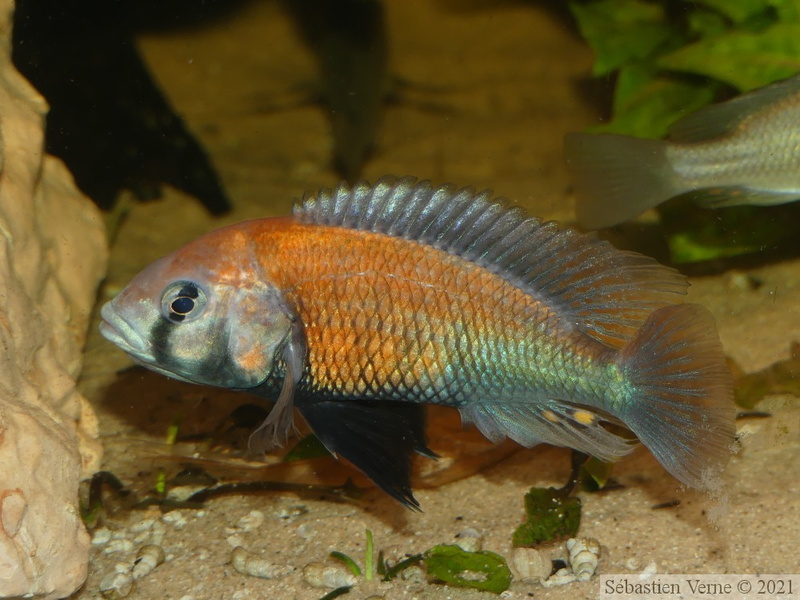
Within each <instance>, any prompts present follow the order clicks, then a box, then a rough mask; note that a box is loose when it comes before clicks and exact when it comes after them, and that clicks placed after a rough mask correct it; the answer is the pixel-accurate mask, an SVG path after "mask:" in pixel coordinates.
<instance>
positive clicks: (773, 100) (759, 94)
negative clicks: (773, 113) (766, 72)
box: [669, 76, 800, 143]
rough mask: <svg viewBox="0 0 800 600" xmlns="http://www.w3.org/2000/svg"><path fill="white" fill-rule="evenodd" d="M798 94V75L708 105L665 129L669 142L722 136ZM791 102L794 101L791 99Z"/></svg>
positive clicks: (799, 78) (696, 140)
mask: <svg viewBox="0 0 800 600" xmlns="http://www.w3.org/2000/svg"><path fill="white" fill-rule="evenodd" d="M798 94H800V76H796V77H790V78H789V79H784V80H783V81H778V82H777V83H773V84H771V85H768V86H766V87H762V88H758V89H756V90H752V91H749V92H747V93H745V94H742V95H740V96H737V97H735V98H733V99H731V100H728V101H726V102H720V103H718V104H709V105H708V106H704V107H703V108H700V109H698V110H696V111H694V112H691V113H689V114H688V115H686V116H684V117H681V118H680V119H678V120H677V121H675V123H673V124H672V125H671V126H670V128H669V137H670V139H671V140H672V141H673V142H687V143H688V142H703V141H707V140H711V139H714V138H716V137H719V136H722V135H725V134H727V133H730V132H732V131H733V130H734V129H736V128H737V127H738V126H739V125H740V124H741V123H743V122H744V121H745V120H746V119H748V118H750V117H752V116H753V115H755V114H757V113H759V112H760V111H762V110H764V109H766V108H768V107H774V106H775V105H777V104H779V103H780V102H784V101H786V100H787V99H790V98H792V97H794V96H796V95H798ZM792 102H795V101H794V100H792Z"/></svg>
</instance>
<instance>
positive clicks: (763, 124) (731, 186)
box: [565, 76, 800, 229]
mask: <svg viewBox="0 0 800 600" xmlns="http://www.w3.org/2000/svg"><path fill="white" fill-rule="evenodd" d="M565 154H566V159H567V165H568V168H569V171H570V174H571V177H572V180H573V183H574V185H575V194H576V197H577V218H578V223H579V224H580V225H581V226H582V227H585V228H587V229H598V228H601V227H610V226H612V225H615V224H617V223H621V222H623V221H626V220H628V219H632V218H633V217H635V216H637V215H639V214H640V213H642V212H644V211H645V210H647V209H649V208H653V207H655V206H657V205H658V204H661V203H662V202H665V201H667V200H669V199H670V198H673V197H675V196H683V195H688V196H689V197H691V198H692V199H693V200H695V201H696V202H698V203H699V204H700V205H701V206H704V207H709V208H717V207H723V206H736V205H741V204H751V205H761V206H766V205H775V204H784V203H787V202H792V201H794V200H798V199H800V76H796V77H792V78H789V79H786V80H784V81H781V82H778V83H775V84H772V85H769V86H766V87H763V88H760V89H757V90H754V91H752V92H749V93H746V94H742V95H741V96H738V97H736V98H734V99H732V100H729V101H727V102H722V103H719V104H713V105H710V106H706V107H704V108H701V109H700V110H697V111H695V112H693V113H691V114H689V115H687V116H685V117H683V118H682V119H680V120H678V121H677V122H676V123H674V124H673V125H672V127H671V128H670V131H669V139H668V140H650V139H640V138H635V137H630V136H623V135H612V134H586V133H569V134H567V136H566V138H565Z"/></svg>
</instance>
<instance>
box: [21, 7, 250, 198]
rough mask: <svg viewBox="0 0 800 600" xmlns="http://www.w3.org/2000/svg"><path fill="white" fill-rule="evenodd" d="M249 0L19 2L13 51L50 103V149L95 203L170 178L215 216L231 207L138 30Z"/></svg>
mask: <svg viewBox="0 0 800 600" xmlns="http://www.w3.org/2000/svg"><path fill="white" fill-rule="evenodd" d="M246 1H248V0H234V1H225V2H223V1H221V0H209V1H207V2H200V3H198V2H188V1H181V2H170V3H159V2H153V1H150V2H130V1H122V0H115V1H103V0H86V1H67V2H64V1H62V0H20V1H19V2H17V6H16V11H15V14H14V40H13V54H12V57H13V60H14V63H15V65H16V66H17V68H18V69H19V70H20V72H21V73H22V74H23V75H24V76H25V77H26V78H27V79H28V80H29V81H30V82H31V83H32V84H33V86H34V87H36V89H37V90H39V92H40V93H41V94H42V95H43V96H44V97H45V98H46V99H47V102H48V104H49V105H50V112H49V114H48V117H47V128H46V149H47V151H48V152H49V153H52V154H54V155H56V156H58V157H60V158H61V159H62V160H64V162H65V163H66V164H67V167H68V168H69V169H70V171H71V172H72V174H73V175H74V177H75V179H76V182H77V184H78V186H79V187H80V188H81V189H82V190H83V191H84V193H86V194H87V195H88V196H89V197H91V198H92V199H93V200H94V201H95V203H97V204H98V206H100V207H101V208H105V209H109V208H111V207H112V206H113V205H114V202H115V200H116V198H117V196H118V194H119V192H120V191H121V190H123V189H130V190H132V191H133V192H134V194H135V195H136V196H137V197H138V198H139V199H142V200H149V199H154V198H158V197H160V195H161V185H162V184H165V183H166V184H169V185H172V186H173V187H175V188H177V189H179V190H182V191H184V192H186V193H187V194H190V195H192V196H194V197H196V198H197V199H198V200H199V201H200V202H202V204H203V205H204V206H205V207H206V208H207V209H208V210H209V211H210V212H211V213H212V214H221V213H224V212H226V211H227V210H229V209H230V207H231V204H230V200H229V198H228V196H227V194H226V192H225V190H224V189H223V187H222V184H221V182H220V180H219V177H218V176H217V174H216V172H215V169H214V166H213V165H212V163H211V161H210V159H209V157H208V155H207V153H206V152H205V150H204V149H203V147H202V146H201V145H200V143H199V142H198V141H197V140H196V139H195V137H194V136H193V135H192V134H191V132H189V131H188V130H187V128H186V127H185V125H184V123H183V121H182V120H181V118H180V117H179V116H178V115H177V114H175V111H174V110H173V108H172V106H171V105H170V103H169V101H168V99H167V98H166V97H165V96H164V94H163V93H162V91H161V90H160V89H159V87H158V85H157V84H156V82H155V81H154V79H153V77H152V75H151V74H150V72H149V70H148V68H147V66H146V65H145V63H144V62H143V60H142V57H141V56H140V54H139V52H138V50H137V48H136V45H135V43H134V35H135V34H136V33H137V32H138V31H141V30H153V29H166V28H174V27H179V26H182V27H188V26H200V25H203V24H206V23H209V22H211V21H213V20H216V19H221V18H225V17H226V16H228V15H229V14H231V13H232V12H233V11H234V10H236V9H237V8H238V7H239V6H241V5H243V4H244V3H245V2H246Z"/></svg>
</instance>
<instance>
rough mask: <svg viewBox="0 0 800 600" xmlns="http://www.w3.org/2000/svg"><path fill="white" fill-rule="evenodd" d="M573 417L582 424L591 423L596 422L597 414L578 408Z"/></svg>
mask: <svg viewBox="0 0 800 600" xmlns="http://www.w3.org/2000/svg"><path fill="white" fill-rule="evenodd" d="M572 418H573V419H575V420H576V421H577V422H578V423H580V424H581V425H591V424H593V423H594V422H595V416H594V415H593V414H592V413H590V412H587V411H585V410H576V411H575V412H574V413H572Z"/></svg>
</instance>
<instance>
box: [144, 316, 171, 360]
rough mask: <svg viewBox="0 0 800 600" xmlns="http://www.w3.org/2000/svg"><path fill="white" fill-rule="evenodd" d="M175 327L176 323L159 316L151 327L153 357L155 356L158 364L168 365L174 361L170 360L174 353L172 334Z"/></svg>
mask: <svg viewBox="0 0 800 600" xmlns="http://www.w3.org/2000/svg"><path fill="white" fill-rule="evenodd" d="M174 327H175V325H173V324H172V323H170V322H169V321H167V320H166V319H161V318H159V319H157V320H156V322H155V323H154V324H153V326H152V327H151V328H150V339H151V340H153V358H155V360H156V364H159V365H168V364H170V363H171V362H172V361H171V360H170V357H171V355H172V352H171V351H170V349H171V344H170V336H171V334H172V330H173V328H174Z"/></svg>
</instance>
